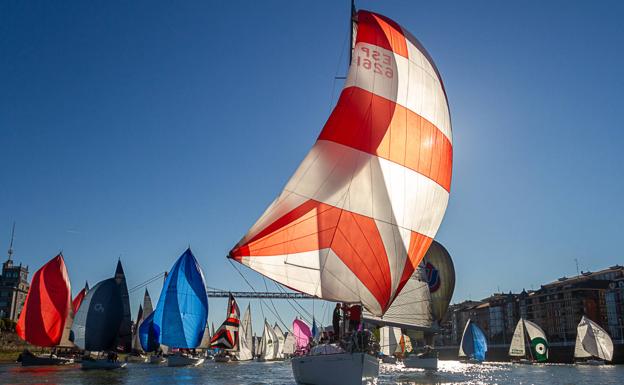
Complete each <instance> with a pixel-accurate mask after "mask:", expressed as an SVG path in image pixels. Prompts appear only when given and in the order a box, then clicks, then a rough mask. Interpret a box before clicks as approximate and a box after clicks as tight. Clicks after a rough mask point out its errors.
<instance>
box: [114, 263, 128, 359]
mask: <svg viewBox="0 0 624 385" xmlns="http://www.w3.org/2000/svg"><path fill="white" fill-rule="evenodd" d="M115 282H117V285H119V292H120V293H121V302H122V304H123V319H122V321H121V325H120V326H119V334H118V336H117V349H118V350H120V351H122V352H126V353H127V352H130V350H132V313H131V311H130V296H129V295H128V285H127V284H126V274H125V273H124V270H123V266H121V259H119V260H117V268H116V269H115Z"/></svg>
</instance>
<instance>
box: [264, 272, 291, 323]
mask: <svg viewBox="0 0 624 385" xmlns="http://www.w3.org/2000/svg"><path fill="white" fill-rule="evenodd" d="M262 280H263V281H264V289H265V290H266V291H267V292H268V291H269V287H268V286H267V282H266V278H265V277H264V275H263V276H262ZM269 302H270V303H271V306H273V310H275V313H274V314H276V317H277V320H278V321H279V322H281V324H282V325H283V326H284V327H285V328H286V330H288V331H289V332H290V328H289V327H288V326H287V325H286V323H284V321H283V320H282V317H280V316H279V312H278V311H277V308H276V307H275V303H273V298H269Z"/></svg>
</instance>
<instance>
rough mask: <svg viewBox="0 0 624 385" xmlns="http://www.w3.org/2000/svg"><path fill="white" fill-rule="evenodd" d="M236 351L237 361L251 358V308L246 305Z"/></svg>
mask: <svg viewBox="0 0 624 385" xmlns="http://www.w3.org/2000/svg"><path fill="white" fill-rule="evenodd" d="M238 340H239V342H238V353H237V358H238V360H239V361H249V360H252V359H253V330H252V327H251V308H250V306H249V305H247V309H246V310H245V314H244V315H243V320H242V322H241V324H240V331H239V333H238Z"/></svg>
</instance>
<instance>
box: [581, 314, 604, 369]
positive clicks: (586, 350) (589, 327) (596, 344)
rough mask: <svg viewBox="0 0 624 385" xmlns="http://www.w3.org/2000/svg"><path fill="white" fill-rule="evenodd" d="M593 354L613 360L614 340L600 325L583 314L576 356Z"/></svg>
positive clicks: (582, 356) (590, 355)
mask: <svg viewBox="0 0 624 385" xmlns="http://www.w3.org/2000/svg"><path fill="white" fill-rule="evenodd" d="M592 356H593V357H597V358H600V359H603V360H606V361H611V360H612V359H613V341H612V340H611V337H609V334H607V332H606V331H605V330H604V329H603V328H601V327H600V325H598V324H597V323H595V322H594V321H592V320H590V319H589V318H587V317H585V316H583V317H582V318H581V322H579V324H578V327H577V335H576V345H575V346H574V357H575V358H584V357H592Z"/></svg>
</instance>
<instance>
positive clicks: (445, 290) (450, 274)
mask: <svg viewBox="0 0 624 385" xmlns="http://www.w3.org/2000/svg"><path fill="white" fill-rule="evenodd" d="M422 266H423V267H424V270H425V276H426V278H427V283H428V286H429V291H430V293H431V310H432V312H433V319H434V320H435V321H436V322H438V323H439V322H441V321H442V319H443V318H444V315H445V314H446V311H447V310H448V307H449V303H451V298H452V297H453V291H455V266H454V265H453V260H452V259H451V255H450V254H449V252H448V251H447V250H446V249H445V248H444V246H442V244H440V243H439V242H436V241H435V240H434V241H433V242H431V246H429V249H428V250H427V253H426V254H425V257H424V258H423V261H422Z"/></svg>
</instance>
